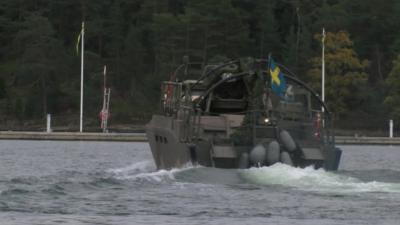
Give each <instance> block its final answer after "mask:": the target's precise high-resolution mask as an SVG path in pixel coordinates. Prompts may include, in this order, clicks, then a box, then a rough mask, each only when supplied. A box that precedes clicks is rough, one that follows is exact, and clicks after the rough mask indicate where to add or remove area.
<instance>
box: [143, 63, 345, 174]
mask: <svg viewBox="0 0 400 225" xmlns="http://www.w3.org/2000/svg"><path fill="white" fill-rule="evenodd" d="M332 128H333V124H332V115H331V113H330V111H329V110H328V108H327V107H326V105H325V103H324V102H323V101H321V99H320V97H319V96H318V94H317V93H316V92H315V91H313V90H312V89H311V88H310V87H309V86H308V85H307V84H306V83H304V82H302V81H301V80H299V79H298V78H297V76H296V75H295V74H293V73H292V72H291V71H290V70H289V69H287V68H286V67H285V66H283V65H281V64H278V63H274V62H273V61H272V59H253V58H242V59H237V60H231V61H227V62H224V63H217V64H210V65H203V66H198V65H195V64H194V63H189V62H186V63H184V64H182V65H181V66H179V67H178V68H177V69H176V70H175V71H174V73H173V74H172V76H171V78H170V80H169V81H164V82H162V84H161V98H160V114H158V115H153V117H152V119H151V121H150V122H149V123H148V124H147V125H146V134H147V138H148V140H149V144H150V147H151V152H152V155H153V158H154V162H155V164H156V166H157V168H158V169H171V168H179V167H183V166H186V165H188V164H193V165H201V166H206V167H218V168H249V167H260V166H270V165H272V164H275V163H285V164H288V165H292V166H295V167H307V166H314V167H315V168H324V169H326V170H337V169H338V166H339V162H340V158H341V152H342V151H341V150H340V149H339V148H337V147H336V146H335V137H334V134H333V129H332Z"/></svg>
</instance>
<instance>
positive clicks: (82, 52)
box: [79, 22, 85, 133]
mask: <svg viewBox="0 0 400 225" xmlns="http://www.w3.org/2000/svg"><path fill="white" fill-rule="evenodd" d="M81 35H82V36H81V39H82V40H81V49H82V51H81V107H80V117H79V119H80V120H79V121H80V123H79V132H81V133H82V123H83V62H84V60H83V56H84V51H85V47H84V46H85V22H82V33H81Z"/></svg>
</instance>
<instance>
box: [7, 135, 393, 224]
mask: <svg viewBox="0 0 400 225" xmlns="http://www.w3.org/2000/svg"><path fill="white" fill-rule="evenodd" d="M340 147H341V148H342V149H343V157H342V162H341V165H340V168H339V171H338V172H326V171H324V170H314V169H312V168H305V169H299V168H292V167H289V166H286V165H283V164H276V165H274V166H271V167H262V168H251V169H246V170H234V169H230V170H227V169H214V168H204V167H193V166H190V165H188V166H187V167H186V168H183V169H173V170H170V171H165V170H161V171H156V169H155V166H154V164H153V162H152V159H151V154H150V149H149V146H148V144H147V143H121V142H62V141H4V140H1V141H0V225H25V224H29V225H31V224H38V225H48V224H66V225H69V224H71V225H81V224H85V225H86V224H99V225H108V224H118V225H119V224H121V225H128V224H185V225H191V224H201V225H204V224H222V225H224V224H226V225H235V224H237V225H244V224H273V225H280V224H282V225H297V224H304V225H314V224H315V225H327V224H340V225H343V224H360V225H361V224H362V225H365V224H373V225H376V224H393V225H398V224H400V222H399V221H400V147H398V146H340Z"/></svg>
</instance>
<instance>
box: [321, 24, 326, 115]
mask: <svg viewBox="0 0 400 225" xmlns="http://www.w3.org/2000/svg"><path fill="white" fill-rule="evenodd" d="M321 70H322V82H321V86H322V90H321V97H322V102H325V28H322V68H321ZM323 111H324V108H323V107H322V112H323Z"/></svg>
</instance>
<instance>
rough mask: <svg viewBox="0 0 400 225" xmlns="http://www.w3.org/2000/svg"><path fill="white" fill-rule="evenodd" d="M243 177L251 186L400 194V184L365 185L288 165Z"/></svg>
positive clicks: (242, 172) (253, 170) (247, 172)
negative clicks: (253, 184) (252, 184)
mask: <svg viewBox="0 0 400 225" xmlns="http://www.w3.org/2000/svg"><path fill="white" fill-rule="evenodd" d="M239 173H240V175H241V177H242V178H243V179H245V180H246V181H248V182H251V183H255V184H261V185H281V186H286V187H292V188H297V189H300V190H304V191H314V192H332V193H357V192H388V193H400V184H399V183H385V182H377V181H371V182H363V181H361V180H359V179H357V178H353V177H349V176H345V175H340V174H337V173H332V172H327V171H325V170H323V169H319V170H315V169H314V168H311V167H307V168H304V169H301V168H294V167H291V166H288V165H285V164H280V163H277V164H274V165H272V166H270V167H261V168H250V169H246V170H240V171H239Z"/></svg>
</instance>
